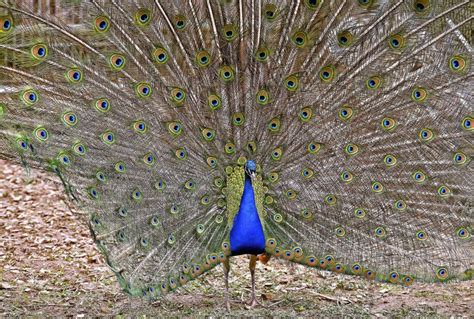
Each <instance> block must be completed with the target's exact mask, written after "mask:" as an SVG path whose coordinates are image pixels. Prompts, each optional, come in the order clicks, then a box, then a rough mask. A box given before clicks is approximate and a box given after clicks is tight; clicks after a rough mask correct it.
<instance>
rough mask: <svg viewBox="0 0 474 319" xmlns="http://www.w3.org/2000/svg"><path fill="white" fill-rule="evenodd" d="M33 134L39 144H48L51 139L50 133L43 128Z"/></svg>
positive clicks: (37, 129)
mask: <svg viewBox="0 0 474 319" xmlns="http://www.w3.org/2000/svg"><path fill="white" fill-rule="evenodd" d="M33 134H34V136H35V138H36V139H37V140H38V141H39V142H46V141H47V140H48V139H49V133H48V131H47V130H46V129H45V128H44V127H43V126H40V127H38V128H36V129H35V130H34V132H33Z"/></svg>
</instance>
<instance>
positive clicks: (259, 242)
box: [0, 0, 474, 307]
mask: <svg viewBox="0 0 474 319" xmlns="http://www.w3.org/2000/svg"><path fill="white" fill-rule="evenodd" d="M472 13H473V4H472V2H470V1H469V0H444V1H435V0H245V1H244V0H179V1H178V0H177V1H174V0H133V1H132V0H130V1H118V0H111V1H105V0H89V1H76V0H64V1H59V0H58V1H51V2H50V4H49V6H46V7H45V6H44V3H43V6H42V7H41V8H39V7H38V6H37V5H36V6H32V5H31V4H28V3H26V1H9V0H1V1H0V157H2V158H5V159H9V160H15V161H17V162H20V163H22V165H23V166H25V167H26V168H40V169H43V170H46V171H49V172H50V173H51V174H53V175H55V176H57V178H58V179H59V180H60V181H61V183H62V184H63V185H64V190H65V192H66V194H67V196H68V198H69V199H70V201H72V202H74V203H75V204H76V205H78V206H79V207H80V209H81V211H83V212H84V216H87V217H86V222H87V224H88V225H89V227H90V230H91V234H92V237H93V239H94V241H95V242H96V244H97V247H98V249H99V250H100V251H101V253H102V254H103V255H104V257H105V260H106V263H107V264H108V266H109V267H110V269H111V270H112V271H113V272H114V273H115V275H116V277H117V280H118V283H119V284H120V286H121V288H122V289H123V290H124V291H125V292H126V293H128V294H130V295H133V296H143V297H145V298H150V299H155V298H159V297H161V296H165V295H166V294H168V293H170V292H172V291H175V290H176V289H179V288H180V287H183V286H185V285H186V283H188V282H190V281H192V280H193V279H195V278H198V277H200V276H201V275H202V274H204V273H206V272H208V271H209V270H211V269H213V268H215V267H216V266H217V265H222V267H223V269H224V277H225V281H226V305H227V307H229V297H228V295H229V294H228V278H229V271H230V259H231V257H232V256H237V255H250V264H249V268H250V272H251V278H252V298H251V303H252V304H255V303H256V302H257V301H256V298H255V265H256V262H257V261H258V260H260V261H262V262H267V261H268V260H269V259H270V257H271V258H282V259H284V260H287V261H289V262H293V263H299V264H302V265H306V266H307V267H308V271H309V269H310V268H318V269H324V270H330V271H333V272H336V273H345V274H348V275H357V276H362V277H365V278H367V279H368V280H378V281H386V282H390V283H394V284H401V285H405V286H409V285H411V284H412V283H414V282H416V281H421V282H446V281H448V280H467V279H472V275H473V265H474V257H473V256H474V255H473V252H474V246H473V242H472V234H473V228H474V226H473V225H474V219H473V216H474V208H473V207H474V201H473V199H474V174H473V172H474V167H473V165H472V158H473V156H474V147H473V142H474V138H473V137H474V130H473V127H474V126H473V125H474V107H473V105H474V100H473V94H474V81H473V71H472V69H473V68H472V63H473V49H472V43H473V29H474V28H473V14H472Z"/></svg>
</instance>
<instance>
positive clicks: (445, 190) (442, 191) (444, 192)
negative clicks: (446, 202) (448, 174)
mask: <svg viewBox="0 0 474 319" xmlns="http://www.w3.org/2000/svg"><path fill="white" fill-rule="evenodd" d="M451 194H452V193H451V189H450V188H449V187H448V186H446V185H441V186H440V187H438V195H439V196H441V197H443V198H446V197H449V196H451Z"/></svg>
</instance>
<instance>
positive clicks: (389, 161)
mask: <svg viewBox="0 0 474 319" xmlns="http://www.w3.org/2000/svg"><path fill="white" fill-rule="evenodd" d="M383 162H384V164H385V165H386V166H387V167H393V166H395V165H397V158H396V157H395V156H393V155H392V154H387V155H385V157H384V158H383Z"/></svg>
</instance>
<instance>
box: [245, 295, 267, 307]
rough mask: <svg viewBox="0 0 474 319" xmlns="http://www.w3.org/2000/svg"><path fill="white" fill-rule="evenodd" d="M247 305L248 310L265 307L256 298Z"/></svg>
mask: <svg viewBox="0 0 474 319" xmlns="http://www.w3.org/2000/svg"><path fill="white" fill-rule="evenodd" d="M246 305H247V308H248V309H253V308H255V307H257V306H260V307H264V306H263V305H262V304H261V303H260V302H259V301H258V300H257V298H255V297H254V298H252V299H251V300H250V302H248V303H247V304H246Z"/></svg>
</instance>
